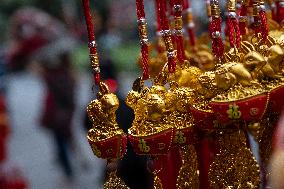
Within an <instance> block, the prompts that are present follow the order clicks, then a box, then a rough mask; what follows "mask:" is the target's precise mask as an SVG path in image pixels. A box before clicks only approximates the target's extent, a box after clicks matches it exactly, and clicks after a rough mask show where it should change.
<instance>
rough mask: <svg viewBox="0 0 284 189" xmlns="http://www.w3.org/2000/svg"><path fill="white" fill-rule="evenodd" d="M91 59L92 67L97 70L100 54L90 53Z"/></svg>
mask: <svg viewBox="0 0 284 189" xmlns="http://www.w3.org/2000/svg"><path fill="white" fill-rule="evenodd" d="M90 61H91V66H92V69H93V70H95V69H96V68H99V66H100V65H99V55H98V54H90Z"/></svg>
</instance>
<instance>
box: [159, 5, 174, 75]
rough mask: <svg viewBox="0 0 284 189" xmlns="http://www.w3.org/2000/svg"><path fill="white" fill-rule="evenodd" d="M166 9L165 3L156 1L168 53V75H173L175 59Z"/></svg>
mask: <svg viewBox="0 0 284 189" xmlns="http://www.w3.org/2000/svg"><path fill="white" fill-rule="evenodd" d="M166 8H167V5H166V1H165V0H158V11H159V15H160V21H161V28H162V30H163V33H164V34H163V38H164V41H165V44H166V47H167V51H168V70H169V72H170V73H173V72H175V67H176V57H175V51H174V49H173V44H172V34H171V32H170V26H169V21H168V18H167V15H166Z"/></svg>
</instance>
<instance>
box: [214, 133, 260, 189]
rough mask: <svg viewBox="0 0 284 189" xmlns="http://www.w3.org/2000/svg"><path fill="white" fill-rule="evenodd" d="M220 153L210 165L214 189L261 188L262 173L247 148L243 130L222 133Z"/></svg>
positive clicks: (220, 136)
mask: <svg viewBox="0 0 284 189" xmlns="http://www.w3.org/2000/svg"><path fill="white" fill-rule="evenodd" d="M218 137H219V144H220V153H219V154H217V155H216V157H215V159H214V161H213V163H212V164H211V165H210V170H209V182H210V184H211V187H212V188H214V189H219V188H220V187H221V188H255V189H256V188H259V184H260V171H259V166H258V164H257V161H256V159H255V158H254V156H253V154H252V152H251V151H250V149H248V148H247V147H246V145H247V144H246V138H245V134H244V132H243V131H241V130H228V129H227V130H222V131H220V135H219V136H218Z"/></svg>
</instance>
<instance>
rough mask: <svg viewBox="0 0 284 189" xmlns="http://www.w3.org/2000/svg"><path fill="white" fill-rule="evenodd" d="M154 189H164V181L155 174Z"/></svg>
mask: <svg viewBox="0 0 284 189" xmlns="http://www.w3.org/2000/svg"><path fill="white" fill-rule="evenodd" d="M154 189H163V184H162V181H161V179H160V178H159V177H158V175H157V174H154Z"/></svg>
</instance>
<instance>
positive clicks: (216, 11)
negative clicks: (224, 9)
mask: <svg viewBox="0 0 284 189" xmlns="http://www.w3.org/2000/svg"><path fill="white" fill-rule="evenodd" d="M210 5H211V16H212V17H215V18H219V17H220V7H219V2H218V0H211V2H210Z"/></svg>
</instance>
